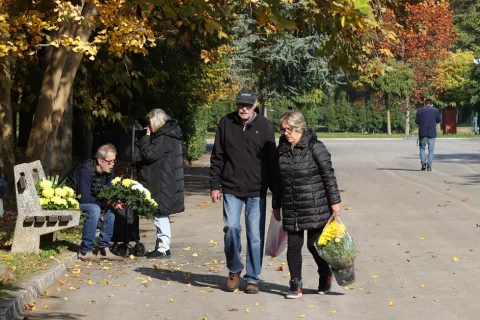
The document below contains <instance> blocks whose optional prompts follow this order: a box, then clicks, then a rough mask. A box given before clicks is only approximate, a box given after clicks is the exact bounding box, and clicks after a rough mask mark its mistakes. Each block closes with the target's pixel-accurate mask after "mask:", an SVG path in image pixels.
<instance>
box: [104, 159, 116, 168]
mask: <svg viewBox="0 0 480 320" xmlns="http://www.w3.org/2000/svg"><path fill="white" fill-rule="evenodd" d="M102 160H103V161H105V162H106V163H107V164H108V165H109V166H110V165H112V164H115V163H116V162H117V159H112V160H105V159H103V158H102Z"/></svg>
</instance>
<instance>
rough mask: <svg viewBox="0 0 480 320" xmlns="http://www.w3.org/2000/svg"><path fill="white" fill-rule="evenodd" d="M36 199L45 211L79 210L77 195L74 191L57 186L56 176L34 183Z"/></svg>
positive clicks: (60, 185)
mask: <svg viewBox="0 0 480 320" xmlns="http://www.w3.org/2000/svg"><path fill="white" fill-rule="evenodd" d="M35 188H36V189H37V194H38V199H39V201H40V204H41V205H42V209H45V210H80V205H79V204H78V200H77V198H78V197H77V195H76V194H75V191H74V190H73V189H72V188H70V187H67V186H63V185H62V184H58V176H57V177H56V178H51V177H48V178H47V179H44V180H41V181H36V182H35Z"/></svg>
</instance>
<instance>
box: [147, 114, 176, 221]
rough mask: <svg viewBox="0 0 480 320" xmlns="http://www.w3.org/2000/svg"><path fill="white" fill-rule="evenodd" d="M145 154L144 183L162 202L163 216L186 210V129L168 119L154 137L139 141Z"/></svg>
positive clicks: (160, 204)
mask: <svg viewBox="0 0 480 320" xmlns="http://www.w3.org/2000/svg"><path fill="white" fill-rule="evenodd" d="M139 146H140V152H141V154H142V159H143V163H142V168H141V169H140V183H141V184H143V185H144V186H145V187H146V188H147V189H148V190H150V192H151V193H152V198H153V199H154V200H155V201H156V202H157V203H158V211H157V214H159V215H170V214H173V213H178V212H182V211H185V206H184V194H183V188H184V181H183V180H184V175H183V153H182V130H181V129H180V127H179V126H178V123H177V121H176V120H173V119H172V120H168V121H167V122H166V123H165V124H164V125H163V127H161V128H160V130H158V131H157V132H155V133H152V134H151V136H144V137H142V139H141V140H140V141H139Z"/></svg>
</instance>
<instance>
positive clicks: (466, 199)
mask: <svg viewBox="0 0 480 320" xmlns="http://www.w3.org/2000/svg"><path fill="white" fill-rule="evenodd" d="M468 200H470V199H468V197H466V198H465V199H463V200H462V201H463V202H465V201H468Z"/></svg>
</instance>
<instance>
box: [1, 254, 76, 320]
mask: <svg viewBox="0 0 480 320" xmlns="http://www.w3.org/2000/svg"><path fill="white" fill-rule="evenodd" d="M76 261H77V254H76V253H72V254H71V255H70V256H67V257H66V258H65V259H64V260H63V261H62V262H60V263H59V264H57V265H55V266H54V267H52V268H51V269H49V270H47V271H45V272H42V273H40V274H37V275H35V276H32V277H31V278H28V279H27V280H25V281H23V282H21V283H20V284H18V286H17V288H16V289H15V291H14V292H12V293H10V294H9V295H7V296H6V297H5V298H2V301H1V302H0V320H14V319H24V315H23V312H24V310H25V304H27V303H32V302H33V301H34V300H36V299H37V298H38V297H39V296H40V295H41V294H42V293H44V292H45V290H47V288H48V287H49V286H51V285H52V284H53V283H54V282H55V281H57V280H58V279H59V278H60V277H61V276H62V275H63V274H64V273H65V271H66V270H67V269H68V268H69V267H71V266H72V265H73V264H74V263H75V262H76Z"/></svg>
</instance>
